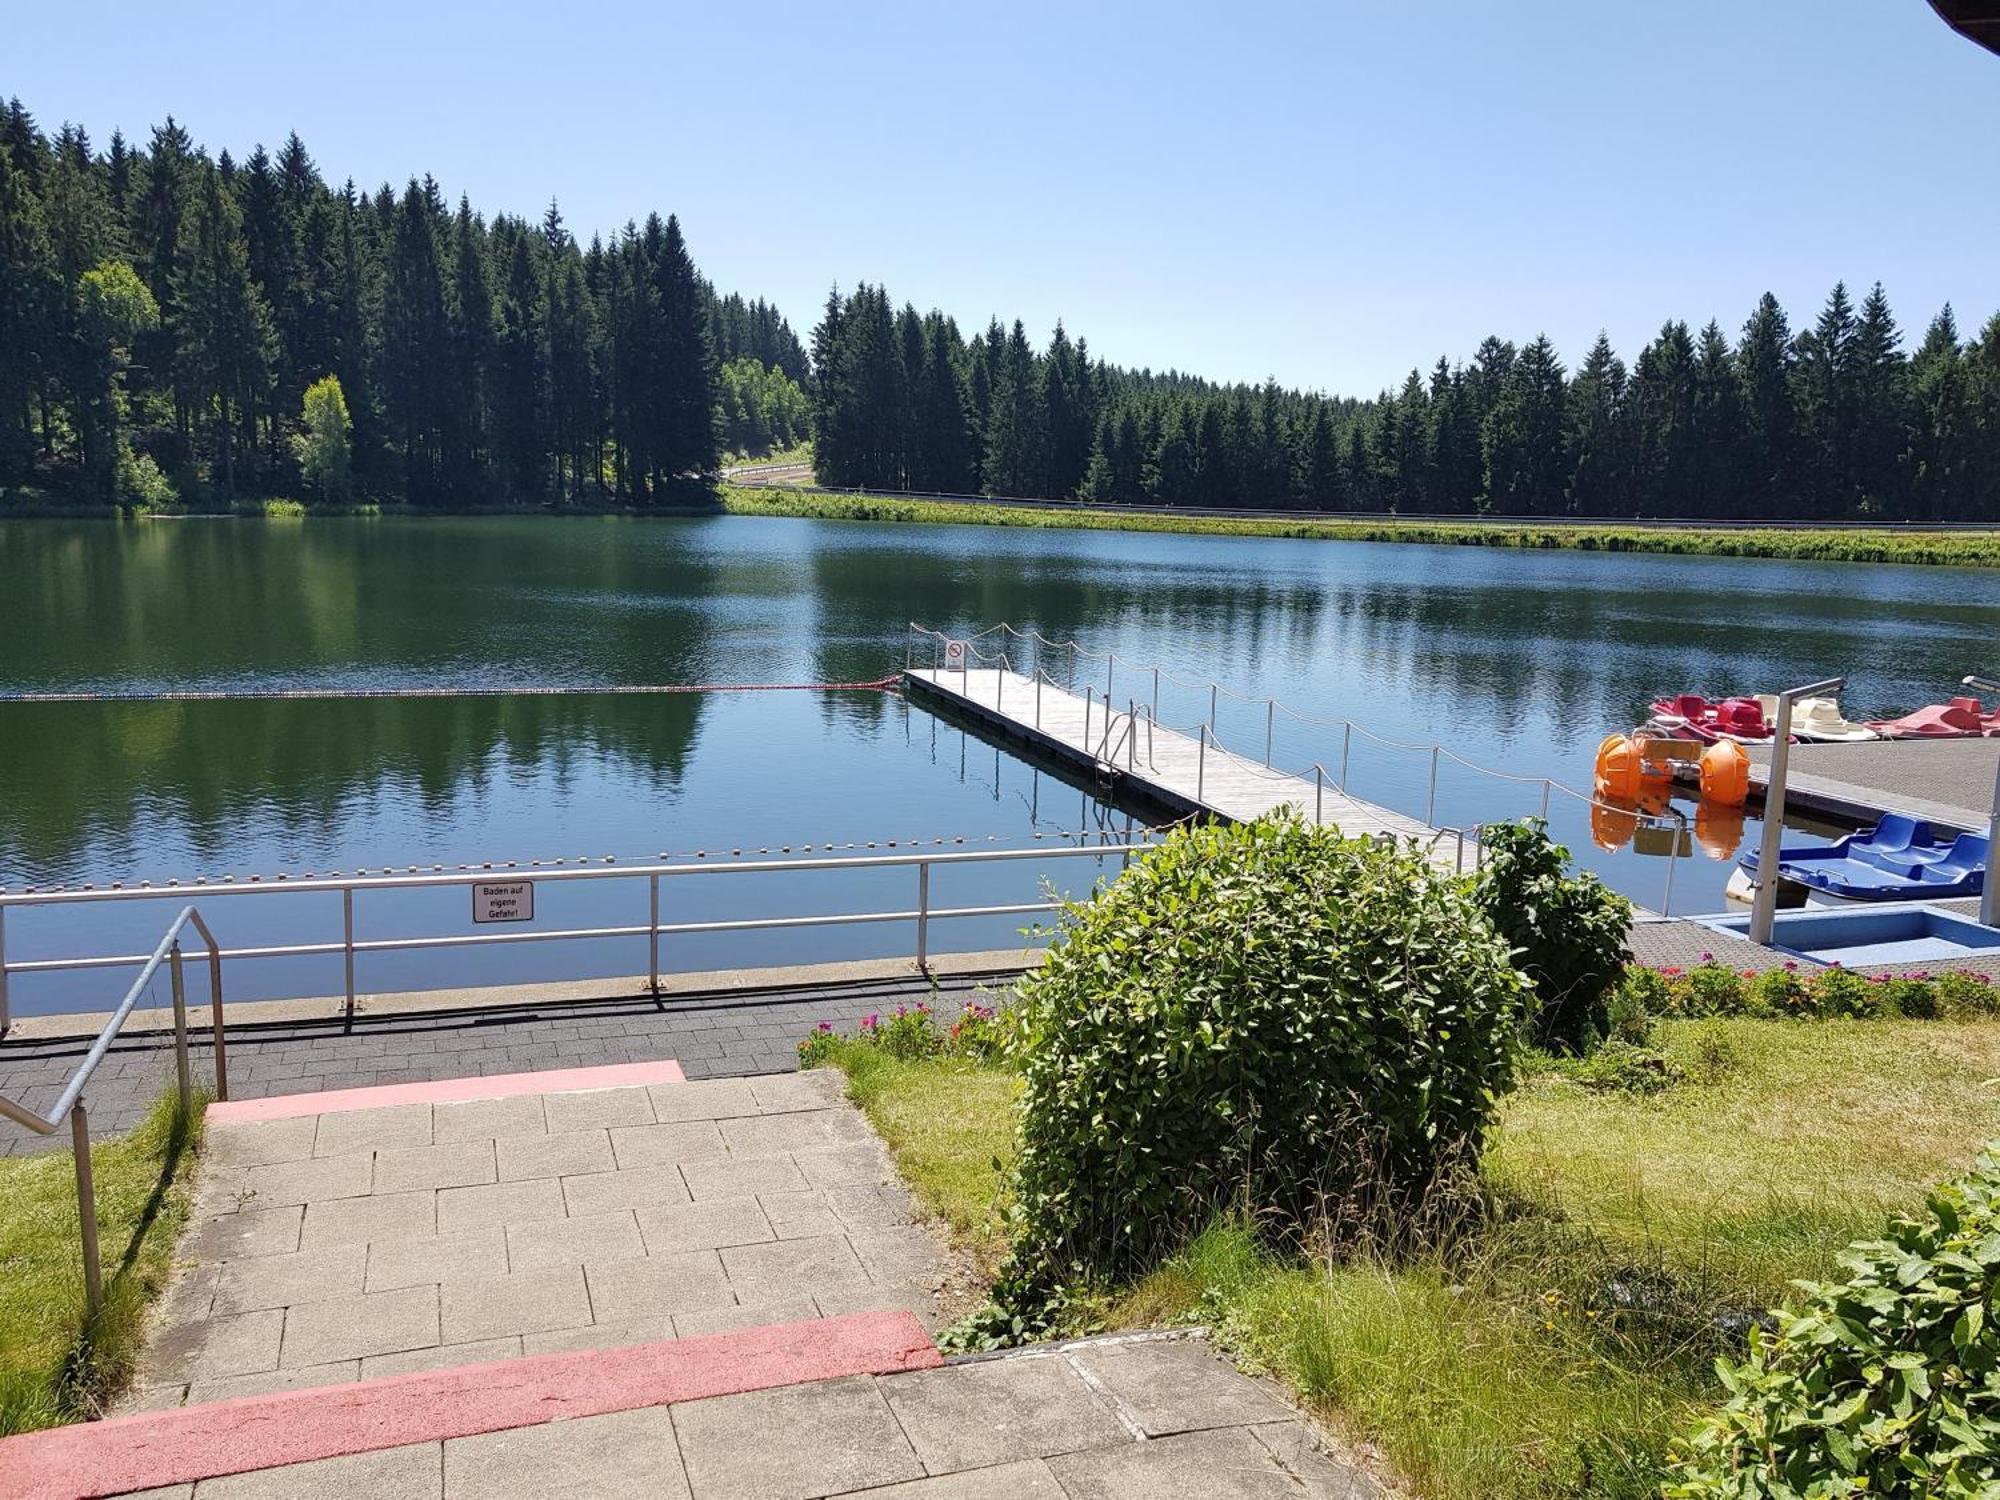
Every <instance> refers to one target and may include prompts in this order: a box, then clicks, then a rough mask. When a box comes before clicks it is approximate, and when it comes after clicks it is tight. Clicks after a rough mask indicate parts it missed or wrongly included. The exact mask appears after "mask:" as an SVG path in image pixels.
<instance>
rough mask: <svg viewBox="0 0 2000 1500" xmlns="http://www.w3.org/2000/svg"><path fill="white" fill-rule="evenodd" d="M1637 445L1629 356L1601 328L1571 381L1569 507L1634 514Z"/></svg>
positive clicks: (1596, 512)
mask: <svg viewBox="0 0 2000 1500" xmlns="http://www.w3.org/2000/svg"><path fill="white" fill-rule="evenodd" d="M1632 448H1633V444H1632V413H1631V408H1630V405H1629V402H1628V391H1627V380H1626V374H1625V362H1624V361H1623V360H1621V359H1620V358H1619V357H1618V356H1617V355H1616V354H1615V353H1613V352H1612V349H1611V340H1610V339H1609V338H1608V337H1607V336H1606V335H1605V334H1604V333H1603V332H1601V331H1600V332H1599V333H1598V335H1597V341H1596V342H1595V343H1594V344H1592V345H1591V346H1590V353H1589V354H1588V355H1587V356H1585V358H1584V361H1583V364H1582V366H1581V367H1580V368H1579V369H1578V370H1577V372H1576V379H1574V380H1572V381H1571V382H1570V387H1569V452H1570V466H1571V472H1570V487H1569V509H1570V510H1571V511H1573V512H1575V513H1576V514H1578V515H1585V516H1626V515H1630V514H1632V511H1633V478H1634V475H1633V451H1632Z"/></svg>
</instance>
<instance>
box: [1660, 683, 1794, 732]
mask: <svg viewBox="0 0 2000 1500" xmlns="http://www.w3.org/2000/svg"><path fill="white" fill-rule="evenodd" d="M1653 723H1654V725H1655V726H1656V727H1658V728H1659V729H1660V730H1661V731H1662V732H1664V733H1666V734H1671V735H1674V736H1675V737H1677V738H1681V739H1696V740H1703V741H1706V742H1708V743H1710V744H1713V743H1714V742H1715V741H1717V740H1753V741H1754V740H1768V739H1770V738H1771V736H1772V735H1773V734H1775V733H1776V732H1777V731H1776V729H1775V728H1774V726H1773V725H1772V723H1771V721H1770V720H1769V719H1767V718H1765V717H1764V708H1763V705H1762V704H1760V703H1758V701H1757V700H1756V699H1755V698H1724V699H1723V700H1722V701H1721V702H1720V703H1710V702H1709V701H1708V700H1707V699H1706V698H1704V697H1702V696H1701V694H1699V693H1677V694H1675V695H1674V696H1673V697H1671V698H1659V699H1655V700H1654V703H1653Z"/></svg>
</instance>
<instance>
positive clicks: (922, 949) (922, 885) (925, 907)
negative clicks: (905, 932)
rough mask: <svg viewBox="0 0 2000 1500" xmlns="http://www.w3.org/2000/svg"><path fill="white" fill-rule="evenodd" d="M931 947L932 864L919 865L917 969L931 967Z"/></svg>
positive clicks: (921, 863) (924, 861) (926, 861)
mask: <svg viewBox="0 0 2000 1500" xmlns="http://www.w3.org/2000/svg"><path fill="white" fill-rule="evenodd" d="M930 947H931V862H930V861H929V860H927V859H926V860H920V861H918V863H917V967H918V968H919V969H928V968H929V967H930Z"/></svg>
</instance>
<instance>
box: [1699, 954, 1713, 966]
mask: <svg viewBox="0 0 2000 1500" xmlns="http://www.w3.org/2000/svg"><path fill="white" fill-rule="evenodd" d="M1701 961H1702V962H1703V963H1705V964H1711V963H1714V962H1715V955H1714V954H1713V953H1704V954H1702V956H1701Z"/></svg>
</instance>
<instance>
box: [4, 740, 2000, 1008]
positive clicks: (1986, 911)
mask: <svg viewBox="0 0 2000 1500" xmlns="http://www.w3.org/2000/svg"><path fill="white" fill-rule="evenodd" d="M1996 849H2000V767H1995V768H1994V773H1993V819H1992V821H1991V822H1990V823H1988V824H1987V825H1986V885H1985V889H1984V891H1983V892H1982V894H1981V895H1980V897H1979V920H1980V921H1981V922H1983V923H1984V924H1985V925H1986V926H1988V927H1993V926H1996V925H2000V863H1996V860H2000V856H1996V855H1995V854H1994V853H1993V851H1994V850H1996ZM4 1000H5V991H4V990H0V1022H4V1021H5V1020H6V1018H7V1009H6V1006H5V1004H4V1003H3V1002H4Z"/></svg>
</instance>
